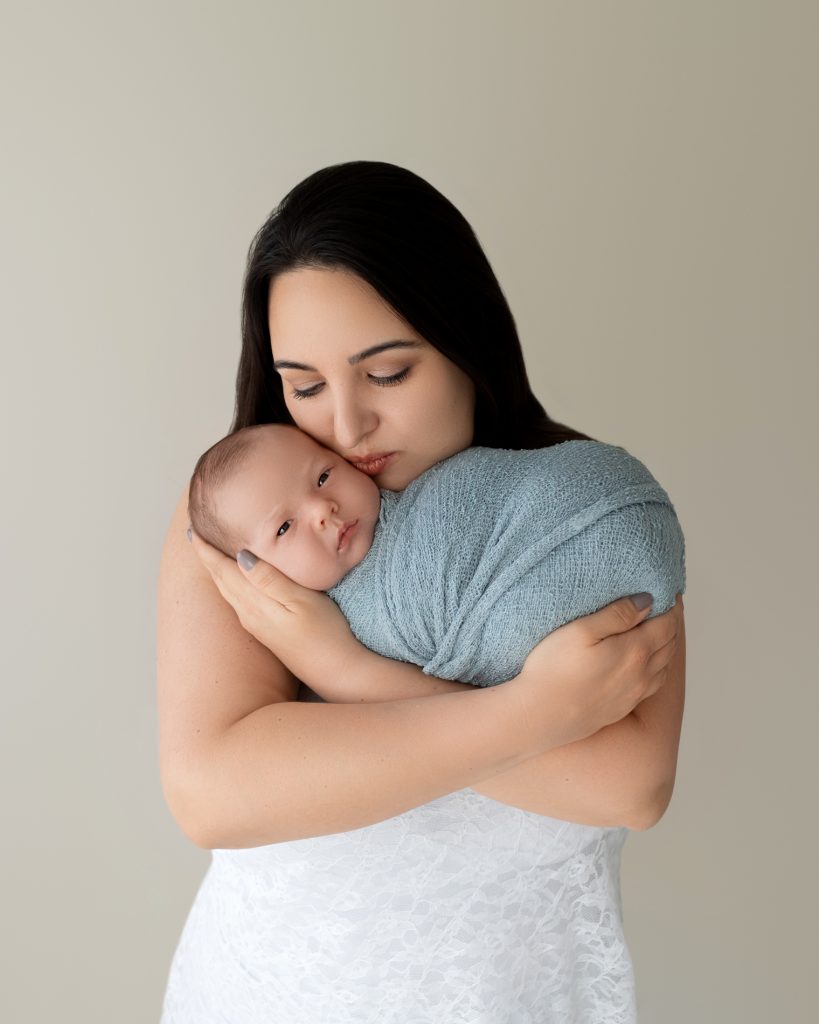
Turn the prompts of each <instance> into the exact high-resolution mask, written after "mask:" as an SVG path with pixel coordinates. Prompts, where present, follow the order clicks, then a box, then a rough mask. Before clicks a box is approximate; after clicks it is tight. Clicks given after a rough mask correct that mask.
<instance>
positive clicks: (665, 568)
mask: <svg viewBox="0 0 819 1024" xmlns="http://www.w3.org/2000/svg"><path fill="white" fill-rule="evenodd" d="M189 511H190V515H191V523H192V525H193V527H194V529H195V530H196V531H197V533H199V534H200V536H202V537H204V539H205V540H208V541H209V542H210V543H211V544H214V545H215V546H216V547H218V548H220V549H221V550H222V551H224V552H225V553H226V554H230V555H231V556H235V554H236V553H237V552H238V551H239V550H241V549H242V548H245V549H247V550H249V551H252V552H253V553H254V554H255V555H256V556H257V557H259V558H262V559H264V560H265V561H266V562H269V563H270V564H271V565H273V566H274V567H275V568H277V569H279V570H280V571H281V572H283V573H284V574H285V575H286V576H288V577H290V578H291V579H292V580H294V581H295V582H296V583H300V584H301V585H302V586H305V587H309V588H310V589H313V590H325V591H327V592H328V594H329V596H330V597H331V598H332V599H333V600H334V601H335V602H336V603H337V604H338V605H339V607H340V609H341V610H342V612H343V613H344V614H345V616H346V617H347V620H348V622H349V624H350V628H351V629H352V631H353V633H354V634H355V635H356V637H357V638H358V639H359V640H360V641H361V642H362V643H363V644H365V645H366V646H367V647H369V648H370V649H371V650H374V651H376V652H377V653H379V654H382V655H384V656H386V657H390V658H396V659H399V660H403V661H410V662H413V663H415V664H417V665H420V666H421V667H422V668H423V670H424V671H425V672H427V673H428V674H432V675H435V676H438V677H439V678H443V679H458V680H460V681H461V682H471V683H474V684H476V685H483V686H487V685H494V684H496V683H499V682H502V681H503V680H505V679H510V678H512V677H513V676H515V675H517V674H518V672H520V670H521V668H522V666H523V662H524V661H525V659H526V656H527V655H528V653H529V651H530V650H531V649H532V648H533V647H534V646H535V644H536V643H537V642H538V641H539V640H541V639H542V638H543V637H544V636H546V635H547V634H548V633H550V632H551V631H552V630H554V629H556V628H558V626H560V625H563V624H565V623H566V622H569V621H571V620H572V619H575V618H578V617H579V616H581V615H587V614H590V613H591V612H594V611H597V610H598V609H599V608H602V607H603V605H605V604H608V603H610V602H611V601H614V600H617V599H618V598H620V597H625V596H626V595H628V594H633V593H638V592H642V591H645V592H648V593H650V594H651V595H652V597H653V599H654V606H653V608H652V615H658V614H661V613H662V612H664V611H667V610H668V609H669V608H670V607H671V606H672V605H673V604H674V600H675V596H676V594H677V593H683V592H684V590H685V552H684V539H683V535H682V530H681V529H680V525H679V522H678V521H677V517H676V514H675V512H674V508H673V506H672V504H671V502H670V500H669V498H668V495H667V494H666V492H665V491H664V490H663V489H662V488H661V487H660V485H659V484H658V483H657V481H656V480H654V478H653V477H652V476H651V474H650V473H649V471H648V470H647V469H646V468H645V466H643V465H642V463H640V462H639V461H638V460H637V459H635V458H634V457H633V456H631V455H629V453H628V452H626V451H625V450H624V449H622V448H618V447H614V446H612V445H606V444H603V443H601V442H597V441H567V442H564V443H562V444H559V445H555V446H553V447H551V448H543V449H534V450H524V451H512V450H506V449H493V448H479V447H474V448H468V449H466V450H464V451H462V452H459V453H457V454H456V455H453V456H451V457H450V458H448V459H445V460H443V461H442V462H439V463H437V464H436V465H435V466H433V467H431V468H430V469H428V470H427V471H426V472H425V473H422V474H421V475H420V476H419V477H417V478H416V479H415V480H414V481H413V482H412V483H411V484H410V485H409V486H408V487H407V488H406V489H405V490H404V491H400V492H397V491H386V490H384V491H379V489H378V487H377V486H376V484H375V483H374V481H373V480H372V479H371V478H370V477H368V476H366V475H365V474H364V473H361V472H360V471H359V470H357V469H355V468H354V467H353V466H351V465H350V464H349V463H347V462H346V461H345V460H344V459H343V458H341V456H339V455H337V454H336V453H335V452H332V451H330V450H329V449H326V448H323V447H322V446H321V445H319V444H317V443H316V442H315V441H313V440H312V438H310V437H309V436H308V435H306V434H304V433H303V432H301V431H300V430H298V428H296V427H293V426H289V425H284V424H264V425H260V426H255V427H248V428H245V429H244V430H241V431H237V432H236V433H235V434H231V435H228V437H227V438H225V439H223V440H222V441H220V442H218V443H217V444H216V445H214V446H213V448H211V449H209V450H208V451H207V452H205V453H204V455H203V456H202V457H201V458H200V459H199V461H198V463H197V466H196V469H195V470H194V474H193V477H192V480H191V488H190V502H189Z"/></svg>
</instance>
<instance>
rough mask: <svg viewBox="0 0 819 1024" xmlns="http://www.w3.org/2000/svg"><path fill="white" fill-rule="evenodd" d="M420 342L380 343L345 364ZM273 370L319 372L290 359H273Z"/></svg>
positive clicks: (351, 363) (413, 346) (397, 341)
mask: <svg viewBox="0 0 819 1024" xmlns="http://www.w3.org/2000/svg"><path fill="white" fill-rule="evenodd" d="M421 344H422V343H421V342H420V341H405V340H403V339H400V338H399V339H396V340H394V341H382V342H380V343H379V344H378V345H371V346H370V348H365V349H364V351H363V352H358V353H357V354H356V355H354V356H350V357H349V359H348V360H347V362H348V363H349V364H350V366H355V365H356V363H360V362H361V360H362V359H369V358H370V356H377V355H378V353H379V352H385V351H386V350H387V349H389V348H421ZM273 369H274V370H310V371H311V372H312V373H318V372H319V371H318V370H317V369H316V368H315V366H308V365H307V364H306V363H294V362H293V361H292V360H290V359H274V360H273Z"/></svg>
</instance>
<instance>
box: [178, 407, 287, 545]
mask: <svg viewBox="0 0 819 1024" xmlns="http://www.w3.org/2000/svg"><path fill="white" fill-rule="evenodd" d="M282 426H283V424H281V423H258V424H256V425H254V426H251V427H243V428H242V429H241V430H236V431H234V432H233V433H232V434H227V435H226V436H225V437H223V438H222V439H221V440H220V441H217V442H216V444H214V445H211V447H210V448H208V450H207V451H206V452H203V453H202V454H201V455H200V456H199V459H198V460H197V462H196V466H195V467H194V470H193V475H192V476H191V482H190V487H189V489H188V516H189V518H190V521H191V526H192V527H193V529H194V530H195V531H196V533H198V534H199V536H200V537H201V538H202V539H203V540H206V541H207V542H208V544H212V545H213V546H214V547H215V548H218V549H219V550H220V551H221V552H222V554H225V555H227V556H228V557H229V558H235V557H236V555H237V554H238V548H239V547H240V546H241V544H242V540H241V539H240V538H238V537H237V536H236V535H235V534H234V532H233V531H232V530H231V528H230V526H229V524H228V523H226V522H224V520H222V519H220V518H219V516H218V515H217V514H216V505H215V500H214V499H215V495H216V492H217V491H218V490H219V488H221V487H223V486H224V485H225V484H227V483H229V482H230V480H231V478H232V477H233V476H234V475H235V474H236V472H237V470H238V469H239V468H240V467H241V466H242V464H243V463H244V462H245V459H246V458H247V456H248V455H249V454H250V452H251V451H252V450H253V448H254V446H255V445H256V443H257V442H258V441H259V440H260V437H261V436H262V435H263V434H265V433H268V434H269V433H271V432H272V431H274V430H275V431H280V430H281V429H282Z"/></svg>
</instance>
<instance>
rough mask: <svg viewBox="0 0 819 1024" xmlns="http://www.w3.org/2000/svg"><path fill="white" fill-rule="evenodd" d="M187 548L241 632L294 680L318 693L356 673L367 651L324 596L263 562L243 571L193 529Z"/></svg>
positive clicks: (258, 562) (336, 608) (257, 562)
mask: <svg viewBox="0 0 819 1024" xmlns="http://www.w3.org/2000/svg"><path fill="white" fill-rule="evenodd" d="M191 543H192V544H193V547H194V550H195V551H196V554H197V555H198V556H199V558H200V559H201V560H202V562H203V563H204V565H205V566H206V568H207V569H208V571H209V572H210V574H211V576H212V577H213V582H214V583H215V584H216V586H217V587H218V589H219V593H220V594H221V595H222V597H223V598H224V599H225V600H226V601H227V602H228V604H229V605H231V607H232V608H233V610H234V611H235V612H236V615H237V617H238V619H239V622H240V623H241V624H242V626H243V627H244V629H245V630H247V632H248V633H250V634H251V636H254V637H255V638H256V639H257V640H258V641H259V643H261V644H264V646H265V647H267V649H268V650H270V651H272V652H273V654H275V655H276V657H277V658H279V659H280V661H282V662H283V663H284V664H285V665H286V666H287V668H289V669H290V671H291V672H292V673H293V675H295V676H296V677H297V678H298V679H300V680H301V681H302V682H304V683H307V685H308V686H310V687H311V688H312V689H315V690H316V692H319V691H320V690H321V689H323V690H326V689H327V687H326V684H327V683H328V680H332V679H334V678H336V677H337V676H339V675H340V674H345V673H347V672H349V671H355V668H354V666H355V664H356V663H357V661H358V660H359V659H360V658H361V657H362V654H365V653H366V651H367V649H366V647H364V646H363V645H362V644H360V643H359V641H358V640H357V639H356V638H355V636H354V635H353V633H352V631H351V630H350V627H349V625H348V623H347V620H346V619H345V618H344V616H343V615H342V613H341V611H340V610H339V608H338V606H337V605H336V604H335V602H334V601H332V600H331V599H330V598H329V597H328V596H327V595H326V594H324V593H322V592H321V591H317V590H308V589H307V588H306V587H302V586H300V585H299V584H298V583H294V582H293V581H292V580H291V579H289V578H288V577H287V576H285V575H284V574H283V573H281V572H279V570H278V569H275V568H274V567H273V566H272V565H270V564H269V563H268V562H264V561H262V560H261V559H259V560H257V561H256V563H255V565H254V566H253V568H252V569H243V568H241V567H240V566H239V564H238V563H237V562H236V561H234V559H232V558H228V557H227V556H226V555H224V554H222V552H221V551H219V550H218V549H217V548H215V547H213V546H212V545H210V544H208V543H207V542H206V541H204V540H202V538H201V537H199V536H198V534H196V533H195V532H194V531H193V530H191ZM322 684H325V685H324V686H322Z"/></svg>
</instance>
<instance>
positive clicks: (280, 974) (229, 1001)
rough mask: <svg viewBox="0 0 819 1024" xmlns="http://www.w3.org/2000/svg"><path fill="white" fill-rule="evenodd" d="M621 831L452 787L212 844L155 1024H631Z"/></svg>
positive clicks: (632, 1002) (624, 831)
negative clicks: (350, 826) (326, 827)
mask: <svg viewBox="0 0 819 1024" xmlns="http://www.w3.org/2000/svg"><path fill="white" fill-rule="evenodd" d="M627 834H628V830H627V829H625V828H595V827H592V826H586V825H577V824H574V823H571V822H566V821H560V820H558V819H554V818H548V817H544V816H542V815H538V814H534V813H530V812H527V811H523V810H520V809H518V808H514V807H509V806H508V805H506V804H502V803H500V802H498V801H495V800H492V799H491V798H489V797H485V796H483V795H482V794H480V793H476V792H475V791H474V790H472V789H464V790H460V791H458V792H456V793H451V794H448V795H446V796H444V797H441V798H440V799H438V800H434V801H432V802H431V803H428V804H425V805H423V806H421V807H416V808H413V809H412V810H410V811H408V812H406V813H405V814H401V815H398V816H396V817H394V818H390V819H388V820H386V821H383V822H378V823H377V824H375V825H370V826H367V827H365V828H361V829H355V830H353V831H350V832H343V833H338V834H335V835H329V836H318V837H315V838H311V839H301V840H295V841H292V842H286V843H276V844H273V845H270V846H262V847H256V848H254V849H248V850H214V851H213V855H212V861H211V865H210V867H209V869H208V872H207V874H206V876H205V878H204V880H203V882H202V884H201V886H200V889H199V892H198V893H197V896H196V899H195V901H194V904H193V907H192V909H191V911H190V913H189V915H188V919H187V921H186V924H185V927H184V930H183V933H182V936H181V939H180V942H179V945H178V947H177V950H176V954H175V956H174V959H173V963H172V966H171V971H170V977H169V980H168V987H167V991H166V993H165V1001H164V1006H163V1014H162V1022H161V1024H216V1022H219V1024H262V1022H264V1024H274V1022H275V1024H634V1022H635V1021H636V1010H635V995H634V978H633V971H632V964H631V958H630V955H629V951H628V947H627V944H626V941H625V937H624V934H623V927H622V908H621V902H620V882H619V877H620V856H621V851H622V847H623V843H624V842H625V839H626V837H627Z"/></svg>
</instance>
